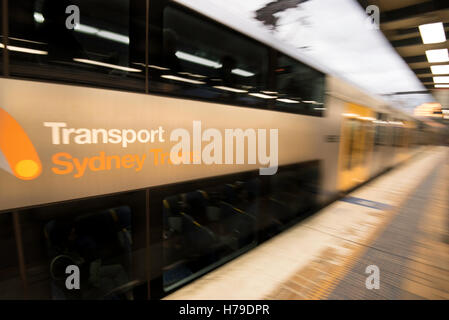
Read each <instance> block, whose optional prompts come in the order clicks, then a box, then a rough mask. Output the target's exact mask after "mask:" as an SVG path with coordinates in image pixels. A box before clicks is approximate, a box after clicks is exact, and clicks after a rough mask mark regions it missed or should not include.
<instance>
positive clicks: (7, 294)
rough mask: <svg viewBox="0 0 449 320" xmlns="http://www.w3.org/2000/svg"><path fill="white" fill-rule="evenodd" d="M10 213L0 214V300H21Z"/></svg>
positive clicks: (15, 246) (21, 288)
mask: <svg viewBox="0 0 449 320" xmlns="http://www.w3.org/2000/svg"><path fill="white" fill-rule="evenodd" d="M23 293H24V292H23V283H22V281H21V279H20V276H19V266H18V257H17V244H16V240H15V233H14V225H13V218H12V214H11V213H0V299H20V298H23Z"/></svg>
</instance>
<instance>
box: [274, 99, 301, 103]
mask: <svg viewBox="0 0 449 320" xmlns="http://www.w3.org/2000/svg"><path fill="white" fill-rule="evenodd" d="M276 100H277V101H279V102H284V103H299V101H297V100H292V99H285V98H282V99H276Z"/></svg>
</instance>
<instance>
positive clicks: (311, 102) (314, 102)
mask: <svg viewBox="0 0 449 320" xmlns="http://www.w3.org/2000/svg"><path fill="white" fill-rule="evenodd" d="M303 102H304V103H309V104H322V103H321V102H316V101H313V100H312V101H307V100H304V101H303Z"/></svg>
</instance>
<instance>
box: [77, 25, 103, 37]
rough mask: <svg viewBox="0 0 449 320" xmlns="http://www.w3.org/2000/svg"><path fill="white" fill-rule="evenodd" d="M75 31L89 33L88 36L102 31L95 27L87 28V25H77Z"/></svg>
mask: <svg viewBox="0 0 449 320" xmlns="http://www.w3.org/2000/svg"><path fill="white" fill-rule="evenodd" d="M74 29H75V31H78V32H81V33H87V34H93V35H95V34H97V33H98V32H99V31H100V30H99V29H97V28H94V27H90V26H86V25H85V24H81V23H79V24H77V25H76V26H75V28H74Z"/></svg>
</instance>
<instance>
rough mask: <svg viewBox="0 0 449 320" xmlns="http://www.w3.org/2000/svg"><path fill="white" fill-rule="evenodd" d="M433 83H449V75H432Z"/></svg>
mask: <svg viewBox="0 0 449 320" xmlns="http://www.w3.org/2000/svg"><path fill="white" fill-rule="evenodd" d="M433 82H434V83H449V76H447V77H433Z"/></svg>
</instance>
